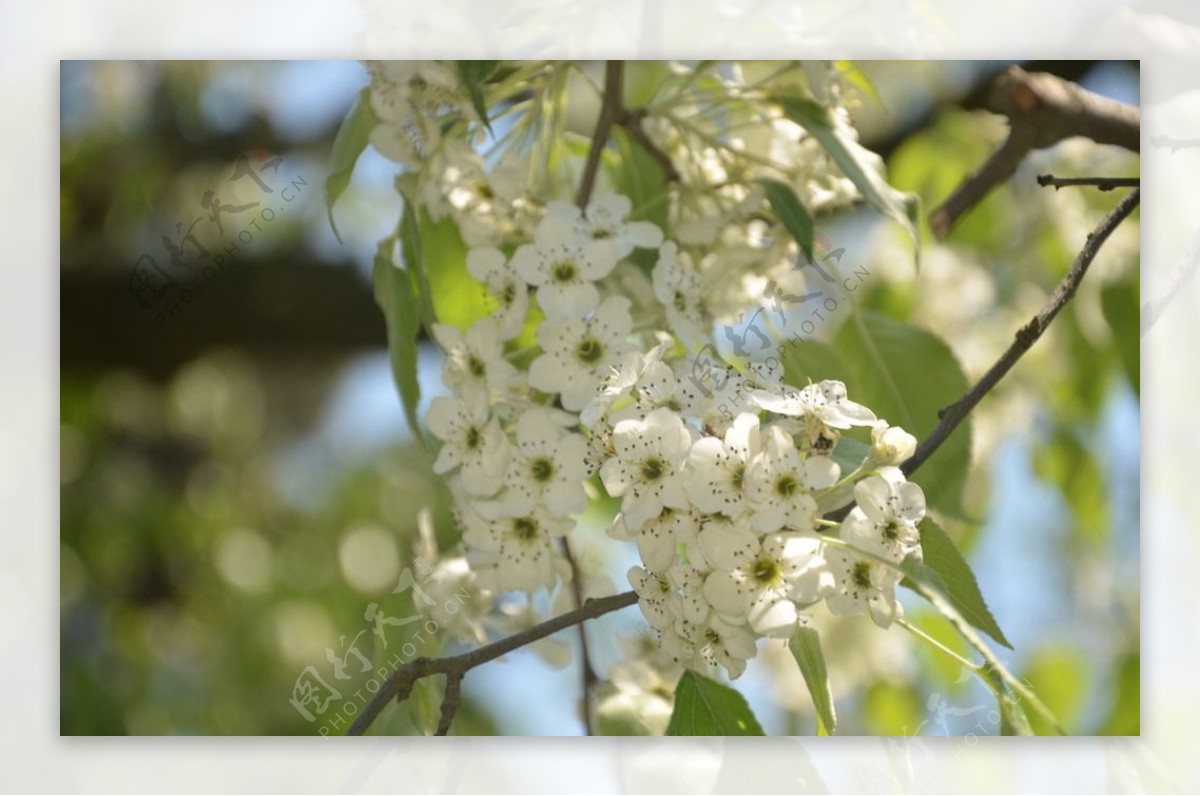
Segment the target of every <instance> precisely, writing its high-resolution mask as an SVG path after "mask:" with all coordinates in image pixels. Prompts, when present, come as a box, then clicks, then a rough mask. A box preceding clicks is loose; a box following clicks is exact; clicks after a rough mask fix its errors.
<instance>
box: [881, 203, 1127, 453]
mask: <svg viewBox="0 0 1200 796" xmlns="http://www.w3.org/2000/svg"><path fill="white" fill-rule="evenodd" d="M1140 199H1141V190H1140V189H1138V188H1135V189H1134V190H1133V191H1131V192H1130V193H1129V195H1128V196H1126V197H1125V198H1124V199H1122V200H1121V201H1120V203H1118V204H1117V206H1116V207H1114V208H1113V209H1112V212H1110V213H1109V214H1108V215H1107V216H1105V217H1104V220H1102V221H1101V222H1100V225H1099V226H1098V227H1096V229H1095V230H1094V231H1093V232H1092V234H1090V235H1088V238H1087V242H1086V243H1084V245H1083V249H1082V250H1081V251H1080V252H1079V254H1078V256H1076V258H1075V262H1074V263H1073V264H1072V265H1071V270H1069V271H1067V274H1066V276H1064V277H1063V278H1062V281H1061V282H1059V283H1058V287H1057V288H1056V289H1055V291H1054V295H1052V296H1051V297H1050V300H1049V301H1047V302H1046V305H1045V306H1044V307H1042V309H1041V311H1040V312H1039V313H1038V314H1037V315H1035V316H1034V318H1033V320H1031V321H1030V322H1029V323H1027V324H1025V326H1023V327H1021V329H1020V330H1019V331H1018V332H1017V334H1016V339H1014V340H1013V343H1012V345H1010V346H1009V347H1008V350H1007V351H1005V352H1004V354H1003V355H1001V357H1000V359H998V360H996V364H994V365H992V367H991V368H990V369H989V370H988V372H987V373H985V374H983V378H981V379H980V380H979V382H978V383H976V385H975V386H974V387H972V388H971V389H970V390H969V391H968V392H967V394H966V395H964V396H963V397H962V398H960V399H959V400H958V401H956V402H955V403H953V404H951V405H950V406H947V407H946V408H945V409H942V410H941V411H940V412H938V417H939V418H940V419H941V422H940V423H938V425H937V427H936V428H935V429H934V430H933V433H931V434H930V435H929V436H928V437H926V438H925V439H923V440H921V444H920V445H919V446H917V450H916V452H915V453H913V455H912V458H910V459H909V460H908V461H906V462H905V463H904V464H903V466H902V468H901V469H903V470H904V472H905V474H911V473H912V472H913V471H914V470H916V469H917V468H918V467H920V466H921V465H922V464H923V463H924V462H925V460H926V459H928V458H929V457H930V456H931V455H932V454H933V452H934V451H936V450H937V449H938V447H939V446H940V445H941V444H942V443H943V442H945V441H946V439H947V438H948V437H949V436H950V434H951V433H952V432H953V431H954V429H956V428H957V427H958V425H959V423H961V422H962V421H963V419H964V418H966V416H967V414H968V413H969V412H970V411H971V410H972V409H973V408H975V405H976V404H977V403H979V401H980V399H982V398H983V396H985V395H987V394H988V392H989V391H991V389H992V388H993V387H995V386H996V384H997V383H998V382H999V381H1000V379H1002V378H1003V377H1004V374H1006V373H1008V371H1009V370H1011V369H1012V366H1013V365H1015V364H1017V360H1019V359H1020V358H1021V356H1022V355H1023V354H1024V353H1025V352H1026V351H1028V350H1029V349H1030V347H1031V346H1032V345H1033V344H1034V343H1035V342H1037V340H1038V338H1040V337H1041V336H1042V333H1043V332H1045V331H1046V327H1047V326H1049V325H1050V322H1051V321H1052V320H1054V317H1055V316H1056V315H1058V313H1059V311H1060V310H1061V309H1062V308H1063V307H1064V306H1065V305H1066V303H1067V302H1068V301H1070V300H1071V297H1072V296H1074V295H1075V291H1076V290H1077V289H1078V288H1079V283H1080V281H1081V280H1082V279H1083V275H1084V274H1086V273H1087V270H1088V267H1089V266H1091V264H1092V260H1094V259H1095V258H1096V253H1097V252H1099V251H1100V246H1101V245H1102V244H1103V243H1104V241H1105V240H1107V239H1108V236H1109V235H1111V234H1112V231H1113V230H1114V229H1116V228H1117V225H1119V224H1120V223H1121V222H1122V221H1123V220H1124V219H1125V218H1126V216H1128V215H1129V214H1130V213H1132V212H1133V209H1134V208H1135V207H1137V206H1138V202H1139V200H1140Z"/></svg>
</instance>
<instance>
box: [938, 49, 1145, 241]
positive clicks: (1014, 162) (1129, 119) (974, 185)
mask: <svg viewBox="0 0 1200 796" xmlns="http://www.w3.org/2000/svg"><path fill="white" fill-rule="evenodd" d="M987 108H988V110H991V111H993V112H995V113H1002V114H1004V115H1005V116H1007V117H1008V121H1009V133H1008V138H1006V139H1005V141H1004V143H1003V144H1002V145H1001V146H1000V148H999V149H998V150H996V151H995V152H994V153H993V154H992V156H991V157H989V158H988V159H987V160H986V161H985V162H984V164H983V166H981V167H980V169H979V171H977V172H975V173H974V174H972V175H971V176H969V177H967V179H966V180H964V181H963V183H962V184H961V185H960V186H959V187H958V189H957V190H955V192H954V193H953V194H951V195H950V197H949V198H948V199H946V201H945V202H943V203H942V205H941V206H940V207H938V208H937V209H936V210H934V211H933V212H932V213H930V215H929V226H930V228H931V229H932V230H933V234H934V235H936V236H937V237H939V238H944V237H946V235H948V234H949V233H950V229H951V228H952V227H953V226H954V224H955V222H957V221H958V220H959V219H960V218H962V217H963V216H964V215H966V213H967V212H968V211H970V210H971V208H973V207H975V205H977V204H978V203H979V202H980V201H981V200H982V199H983V198H984V197H985V196H987V195H988V193H990V192H991V190H992V189H993V188H995V187H996V186H997V185H999V184H1000V183H1002V182H1004V181H1005V180H1007V179H1008V178H1009V177H1011V176H1012V175H1013V174H1014V173H1015V172H1016V170H1017V166H1019V165H1020V164H1021V161H1023V160H1024V159H1025V156H1026V155H1028V154H1029V153H1030V152H1032V151H1034V150H1035V149H1044V148H1045V147H1048V146H1053V145H1054V144H1057V143H1058V142H1059V141H1062V140H1064V139H1067V138H1071V137H1073V136H1077V135H1079V136H1085V137H1087V138H1090V139H1092V140H1093V141H1095V142H1096V143H1098V144H1112V145H1114V146H1120V147H1124V148H1125V149H1128V150H1130V151H1131V152H1137V151H1139V149H1140V146H1141V143H1140V142H1141V118H1142V117H1141V111H1139V110H1138V109H1137V108H1136V107H1134V106H1132V105H1125V104H1124V103H1120V102H1116V101H1115V100H1111V99H1108V98H1106V97H1101V96H1100V95H1098V94H1093V93H1092V92H1090V91H1086V90H1084V89H1082V88H1080V87H1079V86H1078V85H1076V84H1074V83H1071V82H1069V81H1066V80H1063V79H1062V78H1060V77H1055V76H1054V75H1049V74H1044V73H1037V72H1035V73H1032V74H1031V73H1029V72H1026V71H1025V70H1023V69H1021V68H1020V67H1019V66H1012V67H1009V68H1008V69H1006V70H1005V71H1004V72H1003V73H1001V74H1000V75H999V76H998V77H997V78H996V80H995V82H994V83H993V85H992V90H991V92H990V95H989V97H988V101H987Z"/></svg>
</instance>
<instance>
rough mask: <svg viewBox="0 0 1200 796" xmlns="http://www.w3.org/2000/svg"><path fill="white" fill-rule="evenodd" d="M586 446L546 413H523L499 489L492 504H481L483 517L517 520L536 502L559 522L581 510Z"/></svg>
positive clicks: (542, 411) (532, 507)
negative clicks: (497, 495)
mask: <svg viewBox="0 0 1200 796" xmlns="http://www.w3.org/2000/svg"><path fill="white" fill-rule="evenodd" d="M586 456H587V443H586V442H584V440H583V436H582V435H580V434H578V433H570V432H567V431H564V430H563V428H562V427H561V425H560V424H559V422H558V420H557V418H556V417H555V416H554V413H553V412H551V411H550V410H547V409H542V408H534V409H529V410H527V411H526V412H525V413H524V414H522V415H521V417H520V419H519V420H518V421H517V444H516V446H515V447H514V448H513V449H512V456H511V460H510V461H509V465H508V471H507V472H506V474H505V478H504V485H505V487H506V488H505V490H504V492H503V493H501V495H500V496H499V498H498V499H497V500H496V501H494V504H492V505H481V506H480V507H479V510H480V513H481V514H484V515H489V516H506V517H521V516H524V515H526V514H528V513H530V512H531V511H533V509H534V507H535V506H536V505H538V504H539V503H544V504H545V506H546V508H547V509H548V510H549V512H550V514H551V515H553V516H555V517H562V516H565V515H566V514H569V513H577V512H581V511H583V510H584V509H586V508H587V494H586V493H585V492H584V490H583V481H584V479H585V478H587V467H586V465H585V463H584V458H585V457H586Z"/></svg>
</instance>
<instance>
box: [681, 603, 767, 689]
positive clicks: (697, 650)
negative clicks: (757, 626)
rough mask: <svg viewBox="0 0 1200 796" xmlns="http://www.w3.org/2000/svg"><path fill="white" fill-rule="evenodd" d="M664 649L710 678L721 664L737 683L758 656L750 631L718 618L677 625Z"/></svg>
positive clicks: (713, 616) (711, 617) (682, 621)
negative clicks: (751, 660) (750, 661)
mask: <svg viewBox="0 0 1200 796" xmlns="http://www.w3.org/2000/svg"><path fill="white" fill-rule="evenodd" d="M662 645H663V651H664V652H666V653H667V654H669V655H670V656H671V657H672V658H673V659H674V660H675V661H676V662H678V663H680V664H682V665H684V666H686V667H688V668H690V669H695V670H697V671H700V672H704V673H706V674H709V673H711V672H710V670H711V669H713V668H715V667H716V666H717V665H718V664H720V665H721V666H724V667H725V670H726V671H727V672H729V676H730V677H731V678H732V679H735V680H736V679H737V678H738V677H741V676H742V673H743V672H745V671H746V661H748V660H750V659H751V658H753V657H754V656H755V655H756V654H757V653H758V648H757V647H756V646H755V644H754V636H753V635H752V634H751V633H750V631H749V630H747V629H746V628H745V627H741V626H738V625H734V624H730V623H728V622H726V621H724V620H723V619H721V618H720V617H718V616H716V615H710V616H709V617H708V619H707V620H706V621H704V622H699V623H697V622H688V621H685V620H680V621H678V622H676V623H675V624H674V625H673V626H672V628H671V630H670V631H669V632H664V633H663V638H662Z"/></svg>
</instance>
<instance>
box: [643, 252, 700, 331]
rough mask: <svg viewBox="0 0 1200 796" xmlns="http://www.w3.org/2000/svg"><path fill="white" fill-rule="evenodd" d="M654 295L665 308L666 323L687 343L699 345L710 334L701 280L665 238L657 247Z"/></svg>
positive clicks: (697, 273)
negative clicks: (664, 241)
mask: <svg viewBox="0 0 1200 796" xmlns="http://www.w3.org/2000/svg"><path fill="white" fill-rule="evenodd" d="M653 282H654V296H655V298H657V299H658V300H659V303H661V304H662V305H663V307H664V308H665V309H666V312H667V326H668V327H670V329H671V331H673V332H674V333H675V334H676V335H678V336H679V338H680V339H681V340H683V342H684V343H686V344H687V345H689V346H691V347H693V348H700V347H702V346H703V345H704V341H705V340H707V339H709V338H710V337H711V326H712V318H711V317H710V316H709V313H708V309H707V307H705V304H704V282H703V280H702V279H701V278H700V273H699V272H698V271H697V270H696V268H695V266H693V265H692V263H691V260H690V259H687V258H686V255H681V254H680V252H679V247H678V246H677V245H675V243H674V242H672V241H667V242H666V243H664V244H663V245H662V246H661V247H660V248H659V250H658V262H657V263H656V264H655V266H654V273H653Z"/></svg>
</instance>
